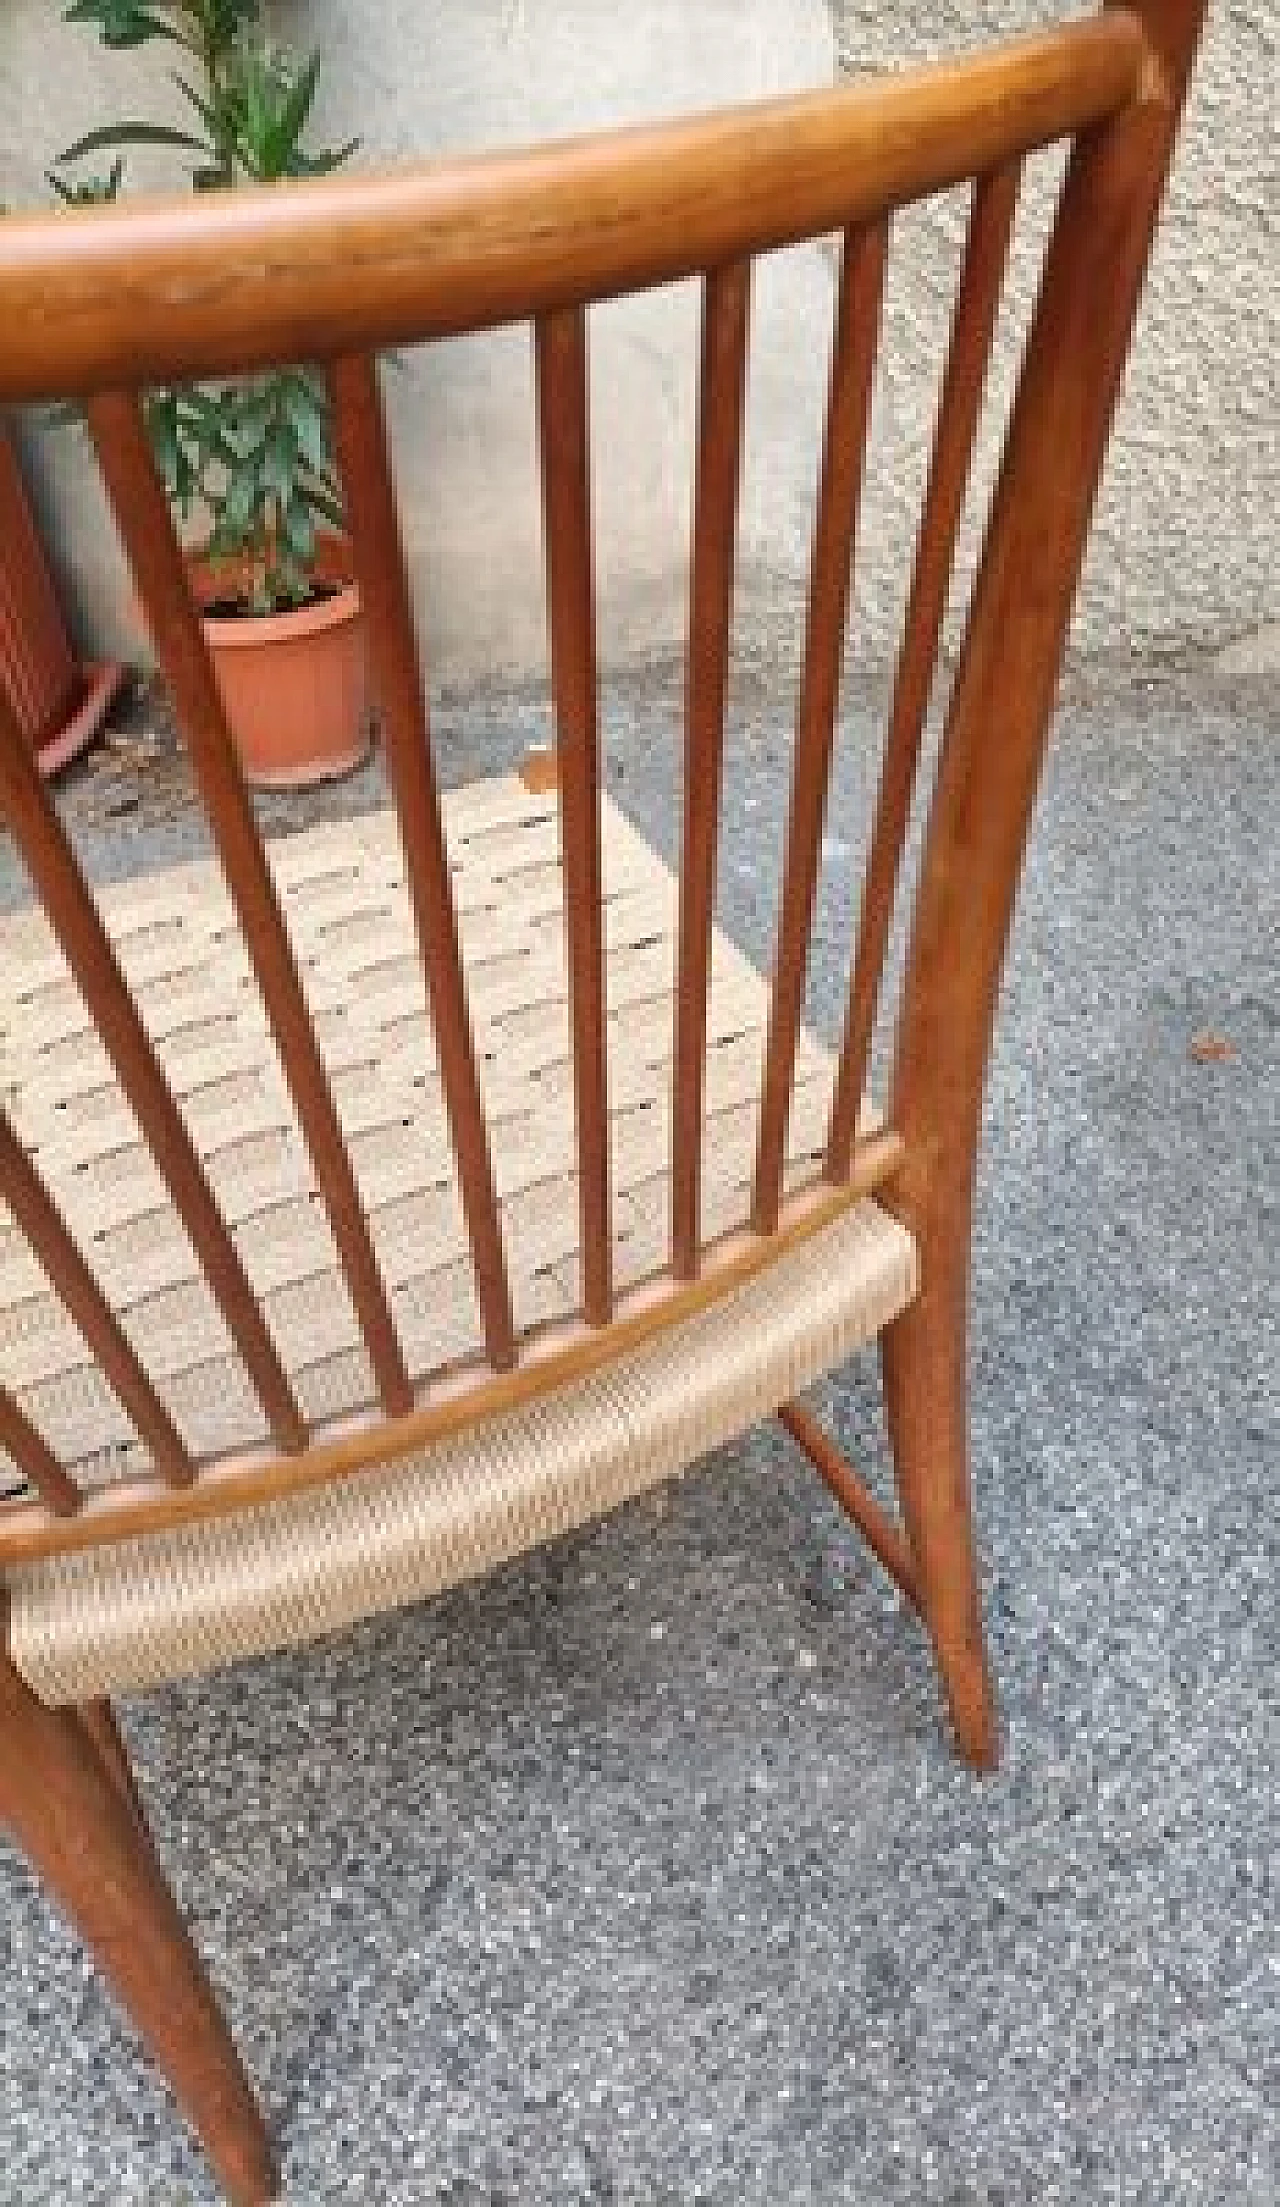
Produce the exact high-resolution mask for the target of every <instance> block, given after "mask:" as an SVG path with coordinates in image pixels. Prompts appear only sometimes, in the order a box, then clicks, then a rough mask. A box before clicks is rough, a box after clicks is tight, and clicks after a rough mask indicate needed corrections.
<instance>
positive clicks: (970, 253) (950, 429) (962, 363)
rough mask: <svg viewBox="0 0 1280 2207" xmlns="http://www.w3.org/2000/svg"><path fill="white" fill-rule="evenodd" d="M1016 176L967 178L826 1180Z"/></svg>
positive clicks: (995, 303) (841, 1153) (882, 932)
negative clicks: (962, 236) (962, 243)
mask: <svg viewBox="0 0 1280 2207" xmlns="http://www.w3.org/2000/svg"><path fill="white" fill-rule="evenodd" d="M1020 177H1021V165H1020V164H1019V163H1018V162H1016V161H1012V162H1006V164H1005V165H1004V167H1003V168H999V169H996V170H994V171H993V173H992V174H991V175H990V176H984V177H979V179H978V182H977V183H976V185H975V186H974V193H973V211H972V214H971V217H970V222H969V235H968V240H967V243H966V247H965V255H964V261H963V264H962V267H961V272H960V283H959V288H958V290H957V294H956V304H955V312H954V315H953V318H952V325H951V342H950V346H949V348H948V352H947V364H946V369H945V371H944V374H943V379H942V395H941V398H940V400H939V405H938V424H937V428H936V430H935V432H934V440H933V452H932V456H931V459H930V463H929V476H928V481H927V483H926V486H925V494H924V506H923V510H922V514H921V520H920V533H919V536H918V538H917V542H916V556H915V566H914V568H913V571H912V576H911V587H910V590H909V592H908V595H907V610H906V618H905V622H904V626H903V638H902V646H901V649H900V651H899V653H898V664H897V669H896V672H895V675H894V685H893V698H892V702H891V704H890V707H889V728H888V734H887V736H886V738H885V749H884V760H883V764H882V766H881V769H880V788H879V792H878V794H877V798H876V811H875V819H874V821H873V823H872V829H871V842H870V847H869V849H868V853H867V869H866V873H865V875H864V877H863V885H862V908H861V914H860V918H859V921H858V934H857V941H856V946H855V950H854V960H853V972H852V975H851V978H850V984H849V1008H848V1011H847V1013H846V1015H845V1030H844V1041H843V1043H842V1045H841V1050H840V1062H839V1065H838V1068H837V1071H836V1082H835V1091H834V1094H833V1097H832V1104H831V1125H830V1130H829V1133H828V1136H827V1171H828V1172H829V1174H830V1175H831V1178H832V1179H833V1180H838V1179H839V1178H840V1175H841V1173H842V1172H843V1171H844V1170H845V1167H846V1166H847V1164H848V1162H849V1156H850V1153H851V1151H852V1148H853V1137H854V1131H855V1128H856V1126H857V1121H858V1109H859V1106H860V1104H861V1102H862V1095H863V1090H864V1089H865V1087H866V1082H867V1065H868V1061H869V1059H870V1055H871V1037H872V1030H873V1027H874V1025H875V1015H876V1001H877V998H878V996H879V991H880V977H881V974H882V972H883V970H884V960H885V952H886V950H887V948H888V944H889V930H890V927H891V925H892V921H893V898H894V889H895V887H896V884H897V879H898V869H899V867H900V866H901V864H902V852H903V849H904V846H905V844H906V840H907V828H908V825H909V822H910V818H911V794H912V791H913V789H914V787H915V778H916V768H917V765H918V762H919V758H920V743H921V738H922V736H923V734H924V725H925V716H926V714H927V713H928V710H929V696H930V692H931V690H932V687H933V676H934V667H935V665H936V662H937V655H938V640H939V638H940V636H941V634H942V622H943V617H944V615H945V613H946V610H947V587H948V584H949V583H950V580H951V569H952V565H953V563H954V559H955V548H956V538H957V536H958V534H959V529H960V516H961V513H962V511H963V508H964V494H965V487H966V485H967V483H968V480H969V468H970V464H971V461H972V458H973V445H974V439H975V437H976V435H977V429H978V417H979V414H980V412H981V407H982V392H983V387H984V384H985V382H986V376H987V365H988V362H989V360H990V358H991V346H992V341H993V339H994V337H995V330H996V317H997V314H998V312H999V307H1000V292H1001V287H1002V284H1003V279H1004V270H1005V262H1006V260H1007V259H1008V254H1009V240H1010V238H1011V236H1012V234H1013V218H1014V214H1015V212H1016V210H1017V205H1018V185H1019V181H1020Z"/></svg>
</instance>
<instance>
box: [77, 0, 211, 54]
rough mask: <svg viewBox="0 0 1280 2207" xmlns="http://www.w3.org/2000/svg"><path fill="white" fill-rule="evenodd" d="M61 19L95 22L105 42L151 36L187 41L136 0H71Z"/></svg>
mask: <svg viewBox="0 0 1280 2207" xmlns="http://www.w3.org/2000/svg"><path fill="white" fill-rule="evenodd" d="M63 21H64V22H66V23H96V24H97V26H98V36H99V38H100V39H101V40H102V43H103V45H104V46H110V47H129V46H144V45H146V44H147V42H148V41H149V40H150V39H153V38H164V39H168V40H169V41H170V42H171V43H172V44H173V45H175V46H185V45H187V44H188V40H187V39H186V38H185V37H184V35H183V33H182V32H181V31H180V30H179V29H178V28H177V27H176V26H175V25H174V24H172V23H167V22H166V21H165V19H164V17H163V16H161V15H158V14H157V13H156V11H155V9H154V8H148V7H140V6H138V5H137V0H73V5H72V6H70V7H68V8H66V9H64V11H63Z"/></svg>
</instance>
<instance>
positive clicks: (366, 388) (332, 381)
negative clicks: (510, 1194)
mask: <svg viewBox="0 0 1280 2207" xmlns="http://www.w3.org/2000/svg"><path fill="white" fill-rule="evenodd" d="M329 389H330V396H331V399H332V403H333V423H334V442H335V447H336V451H337V457H338V464H339V468H340V470H341V474H342V483H343V493H344V498H345V503H346V509H347V518H348V522H349V525H350V528H351V536H352V543H353V546H354V550H355V564H356V579H357V581H358V582H359V585H360V596H361V601H362V603H363V606H364V617H365V623H366V626H367V629H368V635H369V655H370V663H371V668H372V673H373V684H374V689H375V692H376V694H377V698H378V705H379V710H380V713H381V718H382V735H383V748H384V751H385V755H386V761H387V773H388V776H389V778H390V782H391V789H392V794H393V796H394V798H395V805H396V812H397V815H398V818H399V823H400V839H401V843H402V845H403V848H404V857H405V872H406V878H407V882H408V888H409V895H410V899H411V902H412V905H413V917H414V924H415V926H416V929H417V935H418V949H419V953H420V956H421V959H422V966H423V972H424V975H425V978H426V987H427V997H428V1001H429V1003H430V1006H431V1021H432V1026H433V1028H434V1031H435V1042H436V1050H437V1054H438V1057H439V1062H440V1078H441V1082H442V1085H443V1088H444V1095H445V1104H446V1107H447V1109H448V1113H449V1124H450V1128H451V1130H452V1134H453V1146H454V1154H455V1156H456V1158H457V1163H458V1181H459V1187H460V1190H461V1195H462V1207H463V1212H464V1215H465V1217H466V1222H467V1232H468V1234H469V1236H470V1241H471V1255H472V1262H473V1265H474V1268H475V1277H476V1294H477V1298H478V1301H479V1306H480V1322H481V1327H482V1329H483V1332H484V1340H485V1348H486V1350H487V1352H488V1356H489V1361H490V1363H491V1364H492V1365H493V1366H494V1367H495V1368H496V1369H498V1370H505V1369H506V1368H507V1367H508V1366H510V1365H511V1364H513V1363H514V1361H515V1355H516V1339H515V1322H514V1318H513V1315H512V1308H511V1289H510V1286H509V1284H508V1279H507V1266H506V1259H505V1257H504V1255H503V1247H502V1229H501V1226H500V1224H499V1220H498V1198H497V1191H496V1188H495V1185H494V1177H493V1159H492V1156H491V1155H490V1150H489V1137H488V1133H487V1131H486V1128H485V1120H484V1107H483V1104H482V1102H481V1096H480V1082H479V1077H478V1074H477V1071H476V1059H475V1049H474V1045H473V1042H472V1035H471V1019H470V1014H469V1012H468V1010H467V992H466V982H465V978H464V974H463V967H462V956H461V951H460V949H459V943H458V921H457V914H456V912H455V909H454V903H453V893H452V890H451V888H450V886H449V860H448V853H447V850H446V845H445V836H444V823H443V820H442V818H441V813H440V799H439V796H438V794H437V790H436V780H435V768H434V764H433V761H432V754H431V732H430V728H429V725H428V718H427V703H426V690H425V686H424V683H423V676H422V664H421V659H420V656H419V651H418V643H417V636H416V632H415V626H414V618H413V598H412V593H411V590H410V585H409V577H408V573H407V571H406V568H405V560H404V549H403V544H402V540H401V535H400V525H399V520H398V517H397V512H396V499H395V489H394V485H393V483H392V476H391V456H390V450H389V445H388V439H387V429H386V421H385V417H384V414H383V408H382V399H381V394H380V392H379V389H378V376H377V370H376V368H375V366H374V364H373V362H372V360H370V359H369V358H368V356H367V355H364V354H353V355H351V356H350V357H348V358H346V359H343V360H339V361H335V362H334V364H333V366H332V367H331V369H330V371H329Z"/></svg>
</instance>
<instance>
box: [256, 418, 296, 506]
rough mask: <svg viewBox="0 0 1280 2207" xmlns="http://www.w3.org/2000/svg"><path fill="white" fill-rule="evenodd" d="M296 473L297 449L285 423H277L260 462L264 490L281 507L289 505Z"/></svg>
mask: <svg viewBox="0 0 1280 2207" xmlns="http://www.w3.org/2000/svg"><path fill="white" fill-rule="evenodd" d="M297 472H298V447H297V444H296V443H295V441H294V436H293V431H292V430H291V428H290V427H289V424H288V422H287V421H277V422H276V423H275V424H274V425H273V427H272V430H271V434H270V436H269V437H268V438H267V449H266V451H265V453H264V454H263V460H262V480H263V484H264V486H265V488H266V489H267V490H269V491H270V492H271V493H272V494H273V495H274V496H275V497H276V498H278V499H279V501H280V503H281V505H282V506H286V505H287V504H288V503H289V497H290V494H291V492H292V489H293V484H294V479H295V477H296V475H297Z"/></svg>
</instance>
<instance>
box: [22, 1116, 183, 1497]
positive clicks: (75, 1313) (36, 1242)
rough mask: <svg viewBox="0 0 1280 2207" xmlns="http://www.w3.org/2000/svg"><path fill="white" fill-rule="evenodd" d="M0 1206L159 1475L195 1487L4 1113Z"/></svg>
mask: <svg viewBox="0 0 1280 2207" xmlns="http://www.w3.org/2000/svg"><path fill="white" fill-rule="evenodd" d="M0 1198H2V1199H3V1200H4V1202H6V1203H7V1204H8V1206H9V1209H10V1210H11V1211H12V1213H13V1215H14V1217H15V1219H16V1220H17V1222H18V1225H19V1226H20V1228H21V1229H22V1232H23V1233H24V1234H25V1235H26V1237H27V1240H28V1241H29V1242H30V1244H31V1247H32V1250H33V1252H34V1254H35V1256H36V1258H37V1260H38V1262H39V1263H40V1265H41V1266H42V1267H43V1269H44V1271H45V1273H46V1275H47V1276H48V1279H49V1282H50V1284H51V1286H52V1287H53V1288H54V1290H55V1292H56V1293H57V1294H58V1295H59V1296H60V1297H61V1299H62V1301H63V1303H64V1304H65V1305H66V1308H67V1310H68V1311H69V1313H70V1315H71V1317H72V1318H73V1320H74V1321H75V1323H76V1325H77V1326H78V1327H79V1329H80V1331H81V1333H82V1334H83V1335H84V1338H85V1340H86V1342H87V1343H88V1345H89V1347H90V1349H92V1351H93V1354H94V1356H95V1358H96V1360H97V1362H98V1363H99V1364H100V1365H101V1367H102V1372H103V1376H104V1377H105V1378H106V1380H107V1381H108V1383H109V1385H110V1386H111V1387H113V1388H114V1390H115V1392H116V1394H117V1395H118V1396H119V1398H120V1401H121V1402H122V1403H123V1405H124V1407H125V1409H126V1410H127V1411H128V1413H129V1416H130V1417H131V1418H132V1420H133V1422H134V1424H135V1426H136V1427H137V1429H138V1432H139V1433H140V1434H141V1436H142V1439H143V1440H144V1441H145V1442H146V1444H147V1446H148V1448H149V1449H150V1450H151V1455H152V1460H153V1462H154V1464H155V1468H156V1470H157V1471H158V1472H159V1473H160V1474H161V1475H162V1477H163V1478H165V1479H167V1480H168V1481H169V1484H170V1485H171V1486H175V1487H181V1486H187V1485H189V1484H190V1482H191V1480H192V1479H193V1478H194V1477H195V1469H194V1466H193V1464H192V1462H191V1459H190V1457H189V1456H188V1454H187V1451H186V1448H185V1447H184V1445H183V1442H182V1437H181V1435H180V1434H179V1432H178V1429H177V1427H176V1425H175V1424H174V1422H173V1420H172V1418H171V1417H170V1416H169V1413H168V1411H167V1410H166V1409H165V1407H164V1404H163V1403H162V1402H161V1400H160V1397H159V1396H158V1395H157V1393H156V1391H155V1389H154V1387H153V1386H152V1384H151V1382H150V1380H149V1379H148V1378H147V1375H146V1373H145V1372H144V1371H143V1369H142V1366H141V1364H140V1363H139V1361H138V1358H137V1356H136V1355H135V1354H134V1351H133V1349H132V1348H131V1346H130V1344H129V1342H128V1340H127V1338H126V1336H125V1333H124V1331H123V1329H122V1327H121V1325H120V1321H119V1319H118V1318H117V1317H116V1315H115V1313H114V1311H113V1310H112V1309H111V1307H110V1305H109V1303H108V1302H107V1300H106V1297H105V1296H104V1295H103V1292H102V1290H101V1288H100V1287H99V1286H98V1283H97V1281H96V1280H95V1279H94V1277H93V1274H92V1273H91V1272H90V1270H89V1267H88V1265H87V1264H86V1263H85V1261H84V1258H83V1257H82V1256H81V1254H80V1251H79V1250H78V1249H77V1247H76V1245H75V1243H74V1241H73V1240H72V1239H71V1236H70V1234H69V1233H68V1231H67V1227H66V1224H65V1222H64V1220H63V1218H62V1215H61V1213H60V1212H59V1210H58V1208H57V1205H56V1204H55V1203H54V1201H53V1198H52V1196H51V1195H50V1194H49V1191H48V1189H47V1188H46V1187H45V1185H44V1183H43V1181H42V1180H41V1178H40V1175H39V1174H38V1172H37V1171H36V1169H35V1166H34V1165H33V1164H32V1162H31V1159H30V1158H29V1157H28V1155H27V1153H26V1150H25V1149H24V1148H23V1146H22V1143H21V1142H20V1141H19V1139H18V1136H17V1134H16V1133H15V1132H14V1129H13V1127H12V1126H11V1125H10V1123H9V1120H8V1118H7V1116H6V1115H5V1114H3V1113H0Z"/></svg>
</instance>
